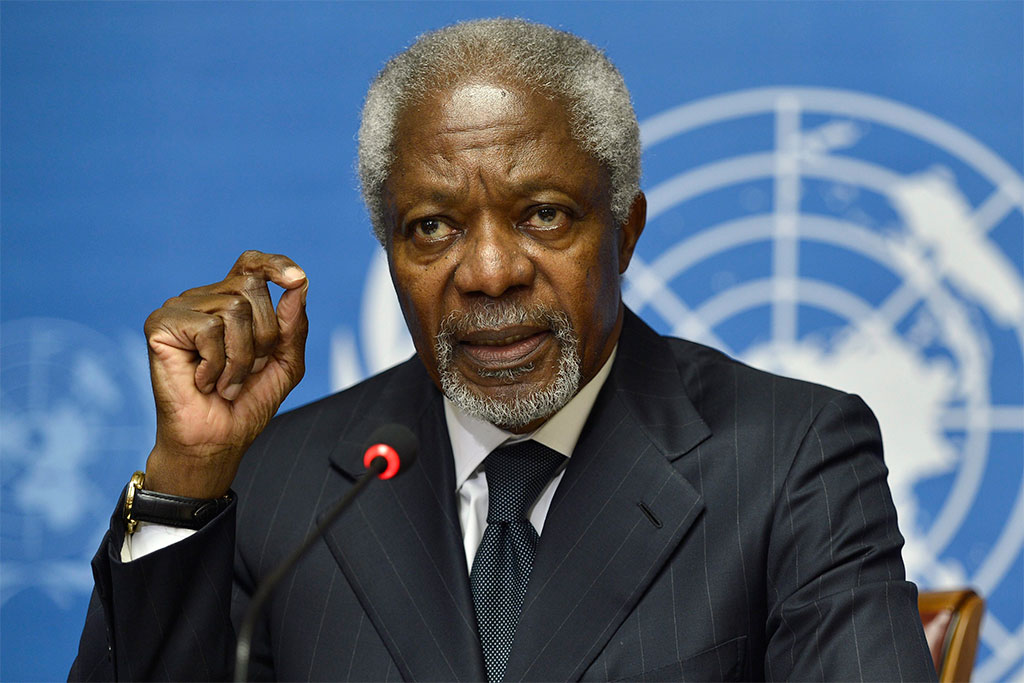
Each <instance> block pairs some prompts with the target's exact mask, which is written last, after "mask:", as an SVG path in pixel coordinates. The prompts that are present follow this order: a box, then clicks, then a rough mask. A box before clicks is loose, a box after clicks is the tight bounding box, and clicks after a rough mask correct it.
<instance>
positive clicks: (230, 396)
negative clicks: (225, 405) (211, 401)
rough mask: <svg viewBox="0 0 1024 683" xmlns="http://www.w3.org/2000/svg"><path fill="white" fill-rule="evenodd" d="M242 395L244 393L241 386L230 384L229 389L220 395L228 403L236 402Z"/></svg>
mask: <svg viewBox="0 0 1024 683" xmlns="http://www.w3.org/2000/svg"><path fill="white" fill-rule="evenodd" d="M240 393H242V385H241V384H229V385H228V388H227V389H225V390H224V391H222V392H221V394H220V395H221V396H223V397H224V398H225V399H227V400H228V401H234V400H235V399H236V398H238V395H239V394H240Z"/></svg>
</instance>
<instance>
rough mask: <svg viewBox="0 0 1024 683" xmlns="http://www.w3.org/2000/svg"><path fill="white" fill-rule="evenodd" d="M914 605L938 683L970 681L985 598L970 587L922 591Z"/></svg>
mask: <svg viewBox="0 0 1024 683" xmlns="http://www.w3.org/2000/svg"><path fill="white" fill-rule="evenodd" d="M917 607H918V610H919V611H920V612H921V623H922V624H923V625H924V636H925V638H926V639H927V640H928V648H929V649H930V650H931V653H932V661H933V662H934V664H935V670H936V671H937V672H938V674H939V683H951V682H952V681H969V680H971V669H973V668H974V655H975V653H976V652H977V649H978V632H979V629H980V627H981V617H982V615H983V614H984V612H985V601H984V600H982V599H981V597H979V596H978V594H977V593H975V592H974V591H972V590H970V589H964V590H952V591H922V592H921V593H920V594H919V595H918V598H917Z"/></svg>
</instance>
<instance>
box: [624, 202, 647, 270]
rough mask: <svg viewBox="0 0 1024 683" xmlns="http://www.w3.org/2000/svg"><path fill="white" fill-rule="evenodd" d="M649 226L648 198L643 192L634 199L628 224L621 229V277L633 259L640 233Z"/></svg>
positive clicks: (627, 220)
mask: <svg viewBox="0 0 1024 683" xmlns="http://www.w3.org/2000/svg"><path fill="white" fill-rule="evenodd" d="M646 224H647V197H645V196H644V193H643V192H637V193H636V197H635V198H634V199H633V205H632V206H630V207H629V216H628V217H627V218H626V222H625V223H623V224H622V227H621V228H619V275H622V274H623V273H625V272H626V268H628V267H629V261H630V259H632V258H633V249H635V248H636V242H637V240H638V239H640V233H642V232H643V231H644V225H646Z"/></svg>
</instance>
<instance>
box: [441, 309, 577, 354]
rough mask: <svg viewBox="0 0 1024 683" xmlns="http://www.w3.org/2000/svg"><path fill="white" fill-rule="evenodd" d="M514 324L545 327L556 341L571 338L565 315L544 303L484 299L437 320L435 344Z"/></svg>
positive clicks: (573, 337)
mask: <svg viewBox="0 0 1024 683" xmlns="http://www.w3.org/2000/svg"><path fill="white" fill-rule="evenodd" d="M515 325H527V326H530V327H546V328H549V329H550V330H551V331H552V332H553V333H554V335H555V337H556V338H557V339H559V340H560V341H570V340H573V341H574V340H575V336H574V335H573V328H572V323H571V322H570V320H569V316H568V315H567V314H566V313H565V312H564V311H560V310H558V309H555V308H552V307H550V306H547V305H545V304H529V305H523V304H520V303H518V302H515V301H500V302H499V301H488V302H486V303H482V304H480V305H478V306H474V307H473V308H469V309H463V310H458V311H452V312H451V313H449V314H448V315H447V316H445V318H444V319H443V320H442V321H441V324H440V329H439V330H438V333H437V339H436V342H437V343H438V344H442V343H443V344H451V343H452V339H453V338H455V337H459V336H462V335H466V334H469V333H470V332H479V331H480V330H499V329H501V328H504V327H512V326H515ZM563 338H564V339H563Z"/></svg>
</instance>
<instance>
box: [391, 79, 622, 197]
mask: <svg viewBox="0 0 1024 683" xmlns="http://www.w3.org/2000/svg"><path fill="white" fill-rule="evenodd" d="M394 152H395V157H394V161H393V165H392V169H391V174H390V178H389V181H388V183H387V184H388V185H389V186H390V190H391V193H395V192H398V191H399V190H400V189H404V190H408V189H410V186H411V185H412V184H413V181H416V183H419V184H422V183H423V182H424V181H428V182H429V183H431V184H434V185H452V184H455V185H459V186H464V185H467V184H471V183H472V182H473V180H474V179H475V178H483V176H485V175H487V176H493V177H492V178H488V179H491V180H493V179H494V178H498V177H500V178H501V179H503V180H509V181H514V182H517V183H522V184H526V185H530V184H537V183H540V184H543V183H545V182H555V181H556V180H557V181H558V182H560V183H563V184H564V183H570V184H572V183H576V184H586V185H592V184H594V183H595V182H601V181H603V180H604V176H605V174H604V169H603V166H602V165H601V164H599V163H598V162H597V161H596V159H594V158H593V157H592V156H591V155H590V154H587V153H586V152H584V151H583V150H582V149H581V147H580V145H579V144H578V143H577V142H576V140H575V139H574V137H573V135H572V129H571V124H570V120H569V115H568V113H567V111H566V108H565V106H564V105H563V104H562V102H561V101H560V100H559V99H556V98H554V97H550V96H545V95H544V94H541V93H539V92H537V91H535V90H531V89H527V88H524V87H522V86H519V85H515V84H509V83H506V82H501V81H470V82H464V83H458V84H455V85H453V86H449V87H445V88H441V89H439V90H438V91H437V92H434V93H431V94H430V95H428V96H426V97H424V98H421V99H420V100H419V101H417V102H416V103H415V104H413V105H410V106H409V107H407V108H406V109H405V111H404V112H402V114H401V115H400V116H399V118H398V121H397V125H396V129H395V137H394ZM392 198H394V197H392Z"/></svg>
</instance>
